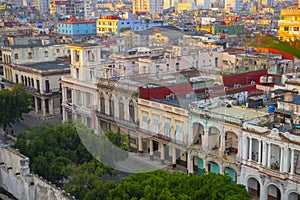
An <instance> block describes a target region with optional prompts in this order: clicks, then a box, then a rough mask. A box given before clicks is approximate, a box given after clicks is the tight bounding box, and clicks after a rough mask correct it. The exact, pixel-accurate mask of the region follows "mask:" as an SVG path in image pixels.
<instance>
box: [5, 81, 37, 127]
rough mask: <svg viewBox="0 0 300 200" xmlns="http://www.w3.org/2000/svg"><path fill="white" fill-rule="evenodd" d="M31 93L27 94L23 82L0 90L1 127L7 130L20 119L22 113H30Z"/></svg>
mask: <svg viewBox="0 0 300 200" xmlns="http://www.w3.org/2000/svg"><path fill="white" fill-rule="evenodd" d="M30 104H31V95H29V94H27V93H26V91H25V88H24V86H23V84H15V85H14V87H13V89H12V90H9V89H2V90H0V127H1V128H2V129H3V131H4V132H5V131H6V128H7V127H11V126H12V125H13V124H14V123H15V122H17V121H19V120H20V119H21V120H23V118H22V114H23V113H29V112H30V111H31V108H30V107H29V106H30Z"/></svg>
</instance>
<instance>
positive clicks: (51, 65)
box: [22, 61, 70, 71]
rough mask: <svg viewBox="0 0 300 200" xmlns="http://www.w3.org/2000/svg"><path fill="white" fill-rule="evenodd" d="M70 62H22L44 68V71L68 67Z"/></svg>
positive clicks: (37, 68)
mask: <svg viewBox="0 0 300 200" xmlns="http://www.w3.org/2000/svg"><path fill="white" fill-rule="evenodd" d="M69 65H70V63H69V62H64V61H52V62H40V63H27V64H22V66H25V67H28V68H32V69H36V70H42V71H49V70H59V69H68V68H69Z"/></svg>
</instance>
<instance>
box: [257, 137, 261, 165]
mask: <svg viewBox="0 0 300 200" xmlns="http://www.w3.org/2000/svg"><path fill="white" fill-rule="evenodd" d="M258 145H259V146H258V160H257V161H258V164H260V163H261V140H259V141H258Z"/></svg>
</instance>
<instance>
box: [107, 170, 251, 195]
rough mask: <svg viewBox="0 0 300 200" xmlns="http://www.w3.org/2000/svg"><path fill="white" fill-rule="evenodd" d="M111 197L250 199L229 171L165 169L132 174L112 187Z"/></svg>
mask: <svg viewBox="0 0 300 200" xmlns="http://www.w3.org/2000/svg"><path fill="white" fill-rule="evenodd" d="M108 199H109V200H122V199H130V200H134V199H141V200H177V199H184V200H199V199H201V200H222V199H224V200H241V199H243V200H250V199H251V197H250V196H249V194H248V193H247V191H246V189H245V187H244V186H243V185H237V184H233V183H232V181H231V178H230V177H229V176H227V175H220V174H214V173H207V174H204V175H186V174H183V173H178V172H175V173H173V172H168V171H163V170H158V171H153V172H149V173H140V174H135V175H130V176H128V177H126V178H123V179H122V180H121V183H119V184H118V186H117V187H116V188H115V189H112V190H110V192H109V198H108Z"/></svg>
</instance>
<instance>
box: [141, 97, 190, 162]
mask: <svg viewBox="0 0 300 200" xmlns="http://www.w3.org/2000/svg"><path fill="white" fill-rule="evenodd" d="M188 116H189V114H188V110H187V109H185V108H180V107H177V106H172V105H170V104H165V103H160V102H155V101H150V100H146V99H141V98H139V99H138V121H139V124H140V131H141V133H145V134H149V133H151V135H153V136H152V137H151V136H148V137H147V138H143V142H144V143H146V144H147V148H149V151H150V157H152V156H153V154H154V153H155V152H157V153H158V154H159V155H160V158H161V160H162V161H164V160H167V161H170V162H171V163H172V164H173V166H175V165H176V163H181V165H183V166H186V165H188V163H187V162H188V153H187V149H186V146H188V126H189V124H188V123H189V118H188ZM139 151H142V147H140V148H139ZM178 161H179V162H178Z"/></svg>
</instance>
